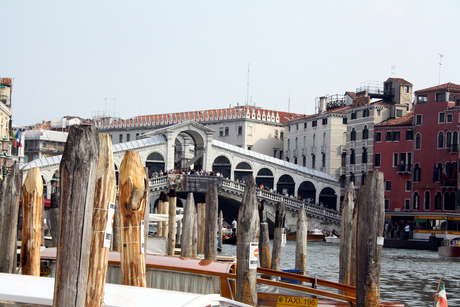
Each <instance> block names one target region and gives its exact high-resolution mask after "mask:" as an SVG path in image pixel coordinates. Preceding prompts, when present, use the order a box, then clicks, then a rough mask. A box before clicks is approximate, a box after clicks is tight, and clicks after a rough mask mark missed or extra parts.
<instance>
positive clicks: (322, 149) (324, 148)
mask: <svg viewBox="0 0 460 307" xmlns="http://www.w3.org/2000/svg"><path fill="white" fill-rule="evenodd" d="M325 152H326V145H321V153H325Z"/></svg>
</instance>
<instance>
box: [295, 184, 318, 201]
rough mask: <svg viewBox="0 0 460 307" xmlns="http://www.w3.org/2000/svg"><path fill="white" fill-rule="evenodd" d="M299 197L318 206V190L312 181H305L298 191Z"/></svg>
mask: <svg viewBox="0 0 460 307" xmlns="http://www.w3.org/2000/svg"><path fill="white" fill-rule="evenodd" d="M297 195H300V197H301V198H302V199H306V200H307V201H309V202H311V203H313V204H316V188H315V185H314V184H313V183H312V182H311V181H303V182H302V183H301V184H300V186H299V189H298V190H297Z"/></svg>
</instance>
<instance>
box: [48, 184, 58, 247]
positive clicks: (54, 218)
mask: <svg viewBox="0 0 460 307" xmlns="http://www.w3.org/2000/svg"><path fill="white" fill-rule="evenodd" d="M50 234H51V242H52V243H51V246H53V247H57V246H58V234H59V193H58V192H55V193H53V194H51V205H50Z"/></svg>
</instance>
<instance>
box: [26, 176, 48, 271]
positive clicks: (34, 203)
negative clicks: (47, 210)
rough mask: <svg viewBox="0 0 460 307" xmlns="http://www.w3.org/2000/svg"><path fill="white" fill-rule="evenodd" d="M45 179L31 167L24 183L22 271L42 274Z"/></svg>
mask: <svg viewBox="0 0 460 307" xmlns="http://www.w3.org/2000/svg"><path fill="white" fill-rule="evenodd" d="M42 201H43V179H42V176H41V172H40V169H39V168H37V167H35V168H31V169H29V171H28V172H27V176H26V179H25V180H24V184H23V185H22V240H21V271H22V274H23V275H32V276H40V245H41V235H42V212H43V211H42Z"/></svg>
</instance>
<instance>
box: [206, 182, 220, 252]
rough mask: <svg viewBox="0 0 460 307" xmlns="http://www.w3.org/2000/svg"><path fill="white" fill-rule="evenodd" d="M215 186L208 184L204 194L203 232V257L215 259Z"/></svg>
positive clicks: (216, 200)
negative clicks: (204, 216)
mask: <svg viewBox="0 0 460 307" xmlns="http://www.w3.org/2000/svg"><path fill="white" fill-rule="evenodd" d="M218 202H219V199H218V194H217V186H216V185H215V184H210V185H209V186H208V194H207V195H206V222H205V225H206V231H205V233H204V259H208V260H217V208H218V204H219V203H218Z"/></svg>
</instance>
